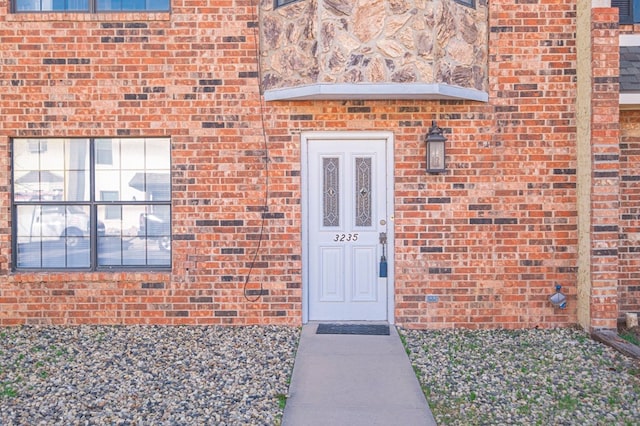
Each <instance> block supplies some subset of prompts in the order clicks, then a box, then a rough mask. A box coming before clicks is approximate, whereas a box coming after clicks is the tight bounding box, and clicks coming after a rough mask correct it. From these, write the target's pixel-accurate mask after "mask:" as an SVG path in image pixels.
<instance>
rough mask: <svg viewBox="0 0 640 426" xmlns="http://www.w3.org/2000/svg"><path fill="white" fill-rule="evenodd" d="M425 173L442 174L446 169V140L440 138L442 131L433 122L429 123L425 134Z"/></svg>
mask: <svg viewBox="0 0 640 426" xmlns="http://www.w3.org/2000/svg"><path fill="white" fill-rule="evenodd" d="M426 141H427V173H442V172H444V171H445V169H446V164H445V149H444V148H445V147H444V144H445V142H446V141H447V138H445V137H444V136H442V129H441V128H440V127H438V125H437V124H436V122H435V120H434V121H432V122H431V128H430V129H429V133H427V138H426Z"/></svg>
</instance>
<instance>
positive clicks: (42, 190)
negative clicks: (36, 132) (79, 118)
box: [13, 139, 89, 201]
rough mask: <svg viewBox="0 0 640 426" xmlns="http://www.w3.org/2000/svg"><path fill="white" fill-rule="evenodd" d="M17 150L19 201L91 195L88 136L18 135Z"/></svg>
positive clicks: (17, 190) (15, 142)
mask: <svg viewBox="0 0 640 426" xmlns="http://www.w3.org/2000/svg"><path fill="white" fill-rule="evenodd" d="M14 151H15V153H14V164H13V167H14V179H15V181H14V182H15V188H14V190H15V192H16V199H17V200H18V201H38V200H43V201H56V200H64V201H87V200H88V199H89V173H88V167H89V155H88V141H87V140H85V139H72V140H64V139H59V140H55V139H49V140H33V139H16V140H15V141H14Z"/></svg>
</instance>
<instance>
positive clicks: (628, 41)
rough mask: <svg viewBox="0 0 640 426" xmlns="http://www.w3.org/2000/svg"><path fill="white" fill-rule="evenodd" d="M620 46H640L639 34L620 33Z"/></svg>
mask: <svg viewBox="0 0 640 426" xmlns="http://www.w3.org/2000/svg"><path fill="white" fill-rule="evenodd" d="M620 46H640V34H620Z"/></svg>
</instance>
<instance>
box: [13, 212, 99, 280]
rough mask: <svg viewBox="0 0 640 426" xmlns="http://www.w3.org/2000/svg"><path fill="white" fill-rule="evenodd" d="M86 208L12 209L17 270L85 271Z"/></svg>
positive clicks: (86, 244) (87, 256) (87, 260)
mask: <svg viewBox="0 0 640 426" xmlns="http://www.w3.org/2000/svg"><path fill="white" fill-rule="evenodd" d="M89 229H90V216H89V207H88V206H79V205H63V204H44V205H24V206H18V208H17V209H16V242H17V245H18V262H17V265H18V267H21V268H87V267H89V265H90V259H89V254H90V247H89Z"/></svg>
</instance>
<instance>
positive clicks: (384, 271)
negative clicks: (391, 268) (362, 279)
mask: <svg viewBox="0 0 640 426" xmlns="http://www.w3.org/2000/svg"><path fill="white" fill-rule="evenodd" d="M379 276H380V278H387V258H386V257H385V256H384V255H382V257H381V258H380V275H379Z"/></svg>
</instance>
